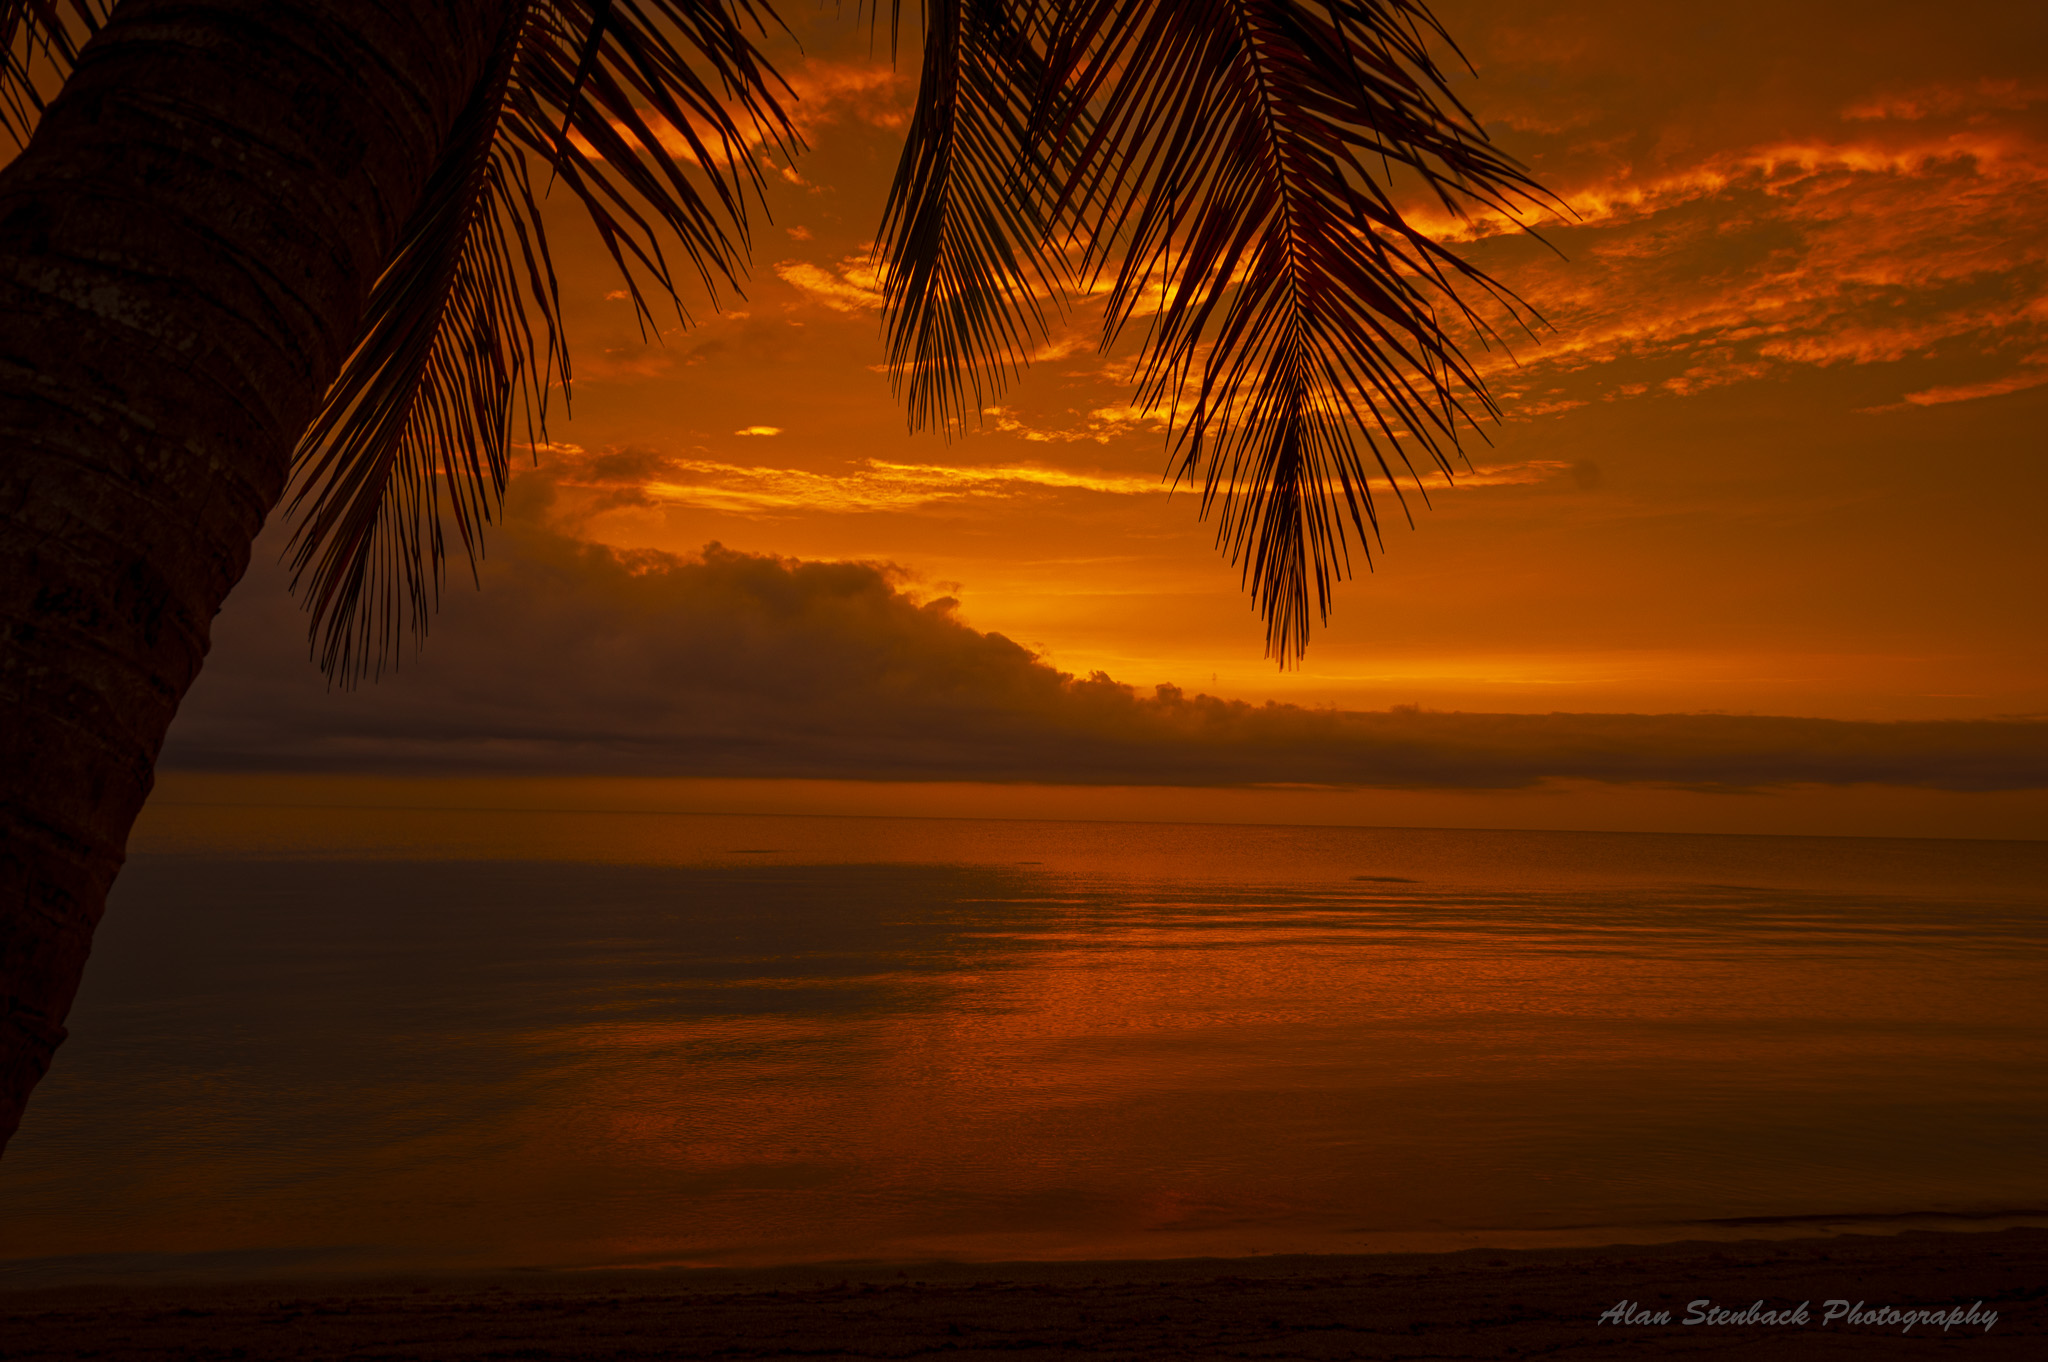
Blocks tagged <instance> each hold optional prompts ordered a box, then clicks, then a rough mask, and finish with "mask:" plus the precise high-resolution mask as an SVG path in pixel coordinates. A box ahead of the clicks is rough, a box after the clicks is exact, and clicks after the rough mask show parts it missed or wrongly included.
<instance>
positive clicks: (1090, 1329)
mask: <svg viewBox="0 0 2048 1362" xmlns="http://www.w3.org/2000/svg"><path fill="white" fill-rule="evenodd" d="M1701 1298H1705V1299H1709V1300H1712V1301H1713V1302H1714V1303H1715V1304H1716V1305H1717V1306H1722V1307H1728V1308H1732V1309H1735V1310H1746V1309H1747V1308H1748V1307H1749V1306H1750V1304H1751V1303H1752V1302H1753V1301H1756V1300H1759V1299H1761V1300H1762V1301H1763V1302H1764V1304H1765V1306H1766V1307H1767V1308H1789V1307H1792V1306H1795V1305H1797V1304H1798V1303H1799V1302H1801V1301H1806V1302H1808V1307H1807V1308H1808V1312H1809V1315H1810V1316H1811V1320H1810V1322H1809V1323H1807V1324H1806V1325H1805V1326H1803V1327H1801V1326H1798V1325H1778V1326H1771V1325H1762V1324H1759V1325H1719V1326H1711V1325H1703V1324H1702V1325H1693V1326H1686V1325H1683V1324H1680V1323H1678V1322H1677V1321H1678V1320H1680V1319H1682V1318H1683V1317H1684V1315H1685V1313H1686V1306H1687V1303H1688V1302H1690V1301H1693V1300H1697V1299H1701ZM1836 1298H1840V1299H1844V1300H1847V1301H1850V1302H1862V1303H1863V1304H1864V1305H1865V1306H1867V1307H1872V1308H1876V1307H1886V1306H1889V1307H1895V1308H1900V1309H1904V1308H1908V1307H1910V1308H1913V1309H1932V1308H1935V1307H1949V1306H1960V1307H1964V1308H1967V1307H1969V1306H1970V1305H1971V1304H1973V1303H1978V1302H1981V1310H1984V1311H1996V1312H1997V1315H1998V1319H1997V1323H1996V1324H1995V1325H1993V1326H1992V1328H1991V1329H1989V1330H1988V1331H1987V1330H1985V1329H1984V1328H1983V1327H1982V1325H1981V1324H1964V1325H1959V1326H1957V1327H1954V1328H1951V1329H1949V1330H1947V1331H1946V1333H1944V1331H1943V1330H1942V1329H1941V1328H1940V1327H1939V1326H1933V1327H1930V1326H1927V1325H1924V1324H1922V1325H1918V1326H1915V1327H1914V1328H1912V1329H1911V1330H1910V1331H1902V1329H1901V1328H1900V1326H1899V1325H1898V1324H1896V1323H1893V1324H1883V1325H1873V1324H1860V1325H1859V1324H1852V1323H1849V1322H1848V1321H1846V1320H1837V1321H1835V1322H1834V1323H1831V1324H1827V1325H1825V1326H1823V1324H1822V1323H1821V1316H1822V1313H1823V1310H1824V1309H1825V1306H1824V1302H1826V1301H1828V1300H1830V1299H1836ZM1622 1300H1629V1301H1633V1302H1636V1303H1637V1304H1638V1305H1639V1306H1641V1307H1642V1308H1644V1309H1647V1310H1649V1311H1652V1312H1655V1311H1659V1310H1668V1311H1670V1312H1671V1318H1672V1320H1673V1322H1672V1323H1670V1324H1668V1325H1662V1326H1659V1325H1618V1324H1602V1323H1601V1322H1600V1318H1599V1317H1600V1315H1601V1312H1602V1311H1605V1310H1608V1309H1610V1308H1611V1307H1613V1306H1614V1305H1616V1304H1617V1303H1618V1302H1620V1301H1622ZM1930 1349H1954V1350H1957V1352H1958V1354H1967V1355H1969V1356H1971V1357H1978V1358H2032V1359H2048V1230H2039V1229H2016V1230H2003V1231H1996V1232H1987V1233H1982V1234H1930V1233H1916V1234H1903V1235H1896V1236H1851V1237H1846V1238H1833V1239H1803V1240H1781V1241H1776V1242H1760V1241H1748V1242H1743V1243H1698V1242H1695V1243H1688V1244H1670V1245H1660V1246H1656V1247H1648V1248H1645V1247H1633V1246H1631V1247H1617V1248H1604V1249H1535V1250H1523V1251H1499V1250H1471V1251H1467V1252H1464V1253H1454V1254H1431V1255H1422V1254H1414V1255H1388V1256H1381V1257H1359V1258H1256V1259H1237V1260H1219V1259H1206V1260H1181V1261H1170V1262H1146V1263H1050V1264H1048V1263H1024V1264H994V1265H991V1264H951V1265H934V1264H925V1265H919V1266H914V1267H904V1268H893V1267H892V1268H878V1269H866V1270H859V1271H845V1272H842V1271H840V1270H838V1269H830V1270H826V1269H817V1268H785V1269H777V1270H774V1271H755V1272H660V1271H649V1272H631V1273H629V1272H606V1273H591V1274H573V1275H571V1274H549V1275H545V1276H543V1275H530V1276H506V1277H488V1278H485V1277H474V1278H443V1279H426V1278H416V1279H413V1280H409V1281H358V1282H318V1283H309V1282H303V1281H302V1282H297V1283H269V1284H241V1285H219V1284H212V1285H203V1286H202V1285H188V1286H149V1287H123V1286H91V1287H64V1288H51V1289H45V1290H38V1291H17V1292H9V1293H5V1294H0V1358H5V1359H6V1360H7V1362H19V1360H20V1359H30V1358H60V1357H61V1358H81V1357H93V1358H103V1359H110V1360H111V1362H130V1359H138V1360H139V1359H145V1358H251V1359H254V1358H343V1357H346V1358H364V1359H369V1358H377V1359H400V1358H651V1357H662V1358H735V1359H738V1358H799V1357H800V1358H807V1359H820V1360H825V1362H829V1359H838V1358H920V1357H944V1358H948V1359H971V1358H996V1357H1004V1358H1012V1357H1015V1356H1017V1355H1019V1354H1022V1355H1025V1356H1028V1357H1031V1358H1034V1359H1036V1358H1069V1357H1074V1358H1079V1357H1087V1358H1099V1359H1116V1358H1173V1359H1204V1358H1261V1359H1287V1358H1404V1359H1407V1358H1414V1359H1421V1358H1512V1357H1539V1356H1540V1357H1546V1358H1581V1357H1611V1358H1622V1357H1662V1356H1688V1357H1690V1356H1703V1357H1704V1356H1723V1357H1742V1358H1752V1357H1755V1358H1776V1357H1802V1358H1803V1357H1822V1358H1835V1357H1841V1358H1855V1357H1868V1356H1886V1357H1889V1356H1893V1355H1898V1354H1911V1355H1915V1356H1918V1355H1920V1354H1923V1353H1925V1352H1927V1351H1929V1350H1930Z"/></svg>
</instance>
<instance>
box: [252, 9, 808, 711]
mask: <svg viewBox="0 0 2048 1362" xmlns="http://www.w3.org/2000/svg"><path fill="white" fill-rule="evenodd" d="M509 10H510V12H511V14H512V18H511V19H510V20H509V21H508V27H507V29H506V31H505V34H504V36H503V37H502V38H501V40H500V43H499V47H498V50H497V52H496V53H495V54H494V57H493V63H492V67H491V69H490V72H489V74H488V75H487V77H486V79H485V80H484V81H483V82H482V83H481V84H480V86H479V87H478V89H477V92H476V94H475V97H474V98H473V99H472V100H471V102H470V105H469V107H468V108H467V109H465V110H464V112H463V114H462V117H461V119H460V121H459V123H458V125H457V127H456V129H455V131H454V133H453V134H452V135H451V137H450V139H449V143H448V145H447V147H446V148H444V150H443V153H442V156H441V160H440V164H439V166H438V168H437V170H436V172H435V174H434V177H433V179H432V181H431V182H430V184H429V186H428V188H427V192H426V194H425V196H424V198H423V200H422V202H421V204H420V207H419V208H418V210H417V211H416V212H415V213H414V215H413V218H412V220H411V221H410V222H409V223H408V225H407V227H406V230H405V232H404V236H403V240H402V242H401V244H400V247H399V249H398V252H397V254H396V255H395V257H394V258H393V260H392V262H391V264H390V265H389V266H388V267H387V268H386V270H385V272H384V274H383V276H382V277H381V278H380V280H379V281H378V284H377V287H376V290H375V292H374V293H373V295H372V297H371V299H370V305H369V308H368V311H367V313H366V316H365V320H364V323H363V329H362V334H361V337H360V339H359V341H358V343H357V346H356V348H355V350H354V353H353V354H352V355H351V356H350V358H349V360H348V362H347V364H346V365H345V366H344V368H343V371H342V373H341V376H340V377H339V378H338V379H337V380H336V381H335V383H334V385H333V387H332V389H331V390H330V391H329V393H328V395H327V399H326V403H325V406H324V409H323V410H322V412H321V413H320V415H319V417H318V418H317V419H316V420H315V421H314V423H313V425H312V426H311V428H309V429H308V431H307V432H306V435H305V437H304V439H303V440H302V441H301V443H300V446H299V451H298V455H297V457H296V460H295V492H294V494H293V497H292V500H291V510H292V511H293V512H294V513H296V512H298V511H299V510H300V508H301V507H304V508H305V515H304V519H303V520H302V521H301V523H300V525H299V527H298V530H297V532H296V534H295V535H294V538H293V541H292V551H291V552H292V568H293V585H294V587H295V588H303V589H304V590H305V591H306V592H307V597H308V600H307V603H308V607H309V609H310V610H311V611H312V614H313V625H312V627H313V629H314V631H315V638H316V651H317V653H318V656H319V660H320V664H321V666H322V668H323V669H324V670H325V671H326V672H327V673H328V675H329V676H331V677H335V678H338V679H340V680H342V681H343V682H344V683H347V682H352V681H353V680H355V679H357V678H359V677H360V676H361V675H363V674H364V672H365V671H367V670H368V669H369V668H371V667H372V666H381V665H382V662H383V660H384V659H385V658H386V657H387V656H390V655H391V654H392V652H393V650H394V649H395V648H396V646H398V645H399V643H400V642H401V641H402V639H403V637H404V635H405V633H406V632H407V631H408V629H410V630H411V631H412V632H414V633H415V634H417V633H421V632H424V630H425V627H426V621H427V618H428V615H429V614H430V612H431V610H432V608H433V605H434V603H435V600H436V598H437V597H438V593H439V589H440V583H441V579H442V575H443V572H444V569H445V563H446V556H447V542H446V535H445V531H444V519H446V520H452V521H453V522H454V526H455V529H456V532H457V536H458V537H459V538H460V540H461V542H462V545H463V548H464V549H465V551H466V552H467V554H468V556H469V559H470V562H471V565H472V568H474V565H475V561H476V557H477V555H478V553H479V552H480V551H481V538H480V535H481V530H482V527H483V525H484V524H485V523H487V522H488V521H489V520H490V519H491V517H492V515H493V514H494V512H495V509H496V507H497V504H498V502H499V500H500V498H501V497H502V495H503V492H504V488H505V482H506V477H507V475H508V471H509V454H510V446H511V439H512V433H513V411H512V408H513V403H514V401H515V399H517V400H518V401H519V402H520V403H521V404H522V405H523V408H524V410H525V413H526V418H527V422H528V435H529V439H533V438H536V437H538V438H544V437H545V427H546V417H547V405H548V396H549V390H550V387H551V385H552V384H553V383H554V382H555V381H556V380H557V379H559V381H560V382H561V383H562V385H563V386H564V389H565V391H566V388H567V384H568V381H569V356H568V352H567V350H566V348H565V346H564V344H563V337H562V331H561V323H560V300H559V297H558V294H557V290H556V284H555V276H554V270H553V266H552V264H551V262H550V260H549V257H548V249H547V242H546V234H545V230H544V227H543V224H542V220H541V214H540V207H539V204H538V201H537V200H536V197H535V194H534V188H533V183H532V179H531V176H532V174H533V173H534V169H533V168H534V167H538V168H539V169H541V170H544V171H545V172H547V173H550V174H552V175H553V176H555V177H557V178H558V179H559V180H560V182H561V183H562V184H564V185H565V186H567V188H568V189H569V190H570V191H572V192H573V193H574V194H576V196H577V197H578V198H579V199H580V200H581V202H582V204H583V206H584V207H585V208H586V209H587V210H588V211H589V213H590V216H591V220H592V222H593V223H594V224H595V225H596V227H597V231H598V235H599V237H600V239H601V240H602V241H603V242H604V244H605V247H606V249H607V250H608V251H609V252H610V253H611V257H612V259H613V261H614V263H616V264H617V266H618V267H619V270H620V272H621V274H623V275H624V277H625V279H626V284H627V288H628V290H629V291H630V293H631V295H632V298H633V303H634V307H635V309H636V311H637V313H638V314H639V316H640V318H641V320H642V324H643V326H644V325H646V324H648V323H649V322H651V321H652V314H651V311H650V309H649V307H648V304H647V299H646V295H645V294H644V292H643V289H642V282H641V280H640V277H639V276H640V275H641V274H643V273H644V274H645V275H646V276H647V277H648V278H649V279H651V281H652V282H653V284H654V285H655V286H657V287H658V288H659V289H660V290H661V291H662V292H664V293H666V294H667V295H668V296H669V298H670V300H671V301H672V302H674V303H675V306H676V307H677V310H678V313H679V314H680V312H681V303H680V301H679V299H678V295H677V287H678V286H677V282H676V280H675V278H674V276H673V275H672V273H671V271H670V267H669V264H668V261H667V259H666V257H665V256H664V254H663V252H662V249H661V244H660V241H659V235H658V232H659V231H660V230H665V231H667V232H670V233H673V234H674V235H675V237H676V238H677V239H678V240H680V241H681V243H682V245H683V249H684V251H685V253H686V254H687V255H688V256H689V258H690V262H691V264H692V265H693V266H694V268H695V270H696V273H697V275H698V277H699V278H700V280H701V281H702V282H703V283H704V284H705V285H706V286H707V287H708V288H710V289H712V290H713V291H714V296H715V291H716V289H717V287H718V286H719V285H720V284H721V283H725V284H735V283H736V281H737V279H738V277H739V274H740V272H741V270H742V267H743V263H744V246H745V231H746V196H747V194H748V192H749V190H750V189H751V190H753V191H755V192H758V189H759V180H758V171H757V169H756V167H755V163H754V160H753V157H752V148H753V146H754V145H755V144H757V143H759V142H761V141H763V140H766V141H769V142H772V143H775V144H777V145H782V146H785V147H786V146H787V145H788V144H789V143H790V142H791V141H793V139H794V133H793V132H792V130H791V127H790V124H789V122H788V120H787V119H786V117H785V116H784V115H783V113H782V111H781V109H780V107H779V106H778V104H777V102H776V100H775V98H774V95H773V92H772V91H771V90H770V88H769V81H770V80H772V79H773V78H774V77H773V73H772V71H770V70H769V68H768V67H767V65H766V63H765V62H764V61H763V60H761V58H760V57H759V55H758V53H757V52H756V51H755V49H754V47H753V45H752V43H751V42H750V41H749V39H748V38H747V36H746V34H745V32H744V31H743V30H742V29H741V27H740V24H741V21H742V20H743V19H745V18H748V17H751V15H752V11H751V10H750V9H749V8H747V7H746V0H737V3H736V4H734V5H733V6H732V7H728V6H727V5H726V4H723V3H720V0H703V2H701V3H700V2H693V0H530V2H529V3H517V4H514V5H512V6H510V7H509ZM707 66H708V67H709V69H710V72H711V81H707V80H706V78H705V77H704V76H703V75H700V74H699V72H700V70H701V69H702V68H704V67H707ZM712 82H715V84H714V83H712ZM742 118H744V119H745V120H746V121H747V126H745V127H742V126H741V122H740V119H742ZM671 141H673V143H674V145H671ZM686 167H694V168H695V173H694V174H693V173H691V171H690V170H689V169H687V168H686ZM650 219H652V220H650ZM657 224H658V228H657ZM732 232H736V233H738V235H739V237H740V240H739V242H738V243H737V244H736V243H735V241H734V240H733V237H732V235H731V233H732ZM529 309H531V311H530V312H529ZM534 316H537V318H538V334H536V328H535V326H534V323H533V321H532V320H531V318H532V317H534Z"/></svg>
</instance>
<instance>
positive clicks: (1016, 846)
mask: <svg viewBox="0 0 2048 1362" xmlns="http://www.w3.org/2000/svg"><path fill="white" fill-rule="evenodd" d="M137 846H138V848H139V850H138V853H137V854H136V855H135V856H134V857H133V859H132V860H131V863H130V866H129V868H128V870H127V871H126V872H125V873H124V875H123V877H122V880H121V882H120V885H119V887H118V889H117V891H116V893H115V895H114V902H113V904H112V905H111V907H110V909H109V913H108V917H107V920H106V923H105V925H104V926H103V927H102V928H101V931H100V936H99V943H98V946H97V949H96V954H95V958H94V961H93V966H92V969H91V971H90V972H89V974H88V977H87V981H86V986H85V991H84V993H83V994H82V996H81V998H80V1001H79V1004H78V1007H77V1009H76V1011H75V1012H74V1014H73V1018H72V1023H71V1026H72V1039H71V1041H70V1042H69V1044H67V1045H66V1046H65V1048H64V1050H63V1051H62V1052H61V1054H60V1056H59V1059H58V1063H57V1067H56V1069H55V1070H54V1071H53V1072H52V1074H51V1076H50V1077H49V1078H48V1079H47V1080H46V1081H45V1083H44V1085H43V1087H42V1089H41V1090H40V1091H39V1092H38V1094H37V1096H36V1099H35V1101H34V1103H33V1104H32V1105H31V1108H30V1112H29V1117H28V1120H27V1122H26V1123H25V1125H24V1126H23V1128H22V1131H21V1134H20V1135H19V1136H18V1137H17V1139H16V1141H15V1143H14V1145H13V1146H12V1147H11V1148H10V1149H9V1150H8V1152H7V1156H6V1159H5V1161H4V1163H0V1281H13V1282H17V1283H27V1282H31V1281H54V1280H66V1279H81V1278H92V1277H105V1276H115V1275H125V1274H138V1273H139V1274H173V1275H194V1274H206V1273H231V1274H232V1273H275V1272H307V1273H316V1272H328V1271H334V1272H361V1271H367V1270H383V1269H387V1268H389V1269H399V1268H448V1269H466V1268H478V1267H494V1266H581V1265H599V1264H611V1265H617V1264H657V1263H697V1264H753V1263H791V1262H806V1261H831V1260H845V1259H914V1258H932V1257H957V1258H983V1259H1001V1258H1020V1257H1039V1258H1069V1257H1072V1258H1081V1257H1125V1258H1129V1257H1172V1256H1183V1255H1209V1254H1251V1253H1277V1252H1361V1251H1373V1250H1378V1249H1403V1248H1417V1247H1424V1248H1429V1247H1459V1246H1464V1245H1468V1244H1492V1245H1502V1246H1509V1245H1518V1244H1535V1243H1549V1242H1570V1241H1579V1242H1586V1241H1617V1240H1656V1239H1675V1238H1685V1237H1694V1236H1697V1235H1700V1234H1709V1235H1727V1236H1730V1237H1733V1236H1736V1235H1742V1236H1753V1235H1756V1234H1759V1233H1813V1232H1816V1231H1826V1230H1832V1229H1871V1228H1880V1229H1881V1228H1896V1227H1900V1226H1903V1225H1931V1226H1955V1227H1967V1226H1981V1227H1986V1228H1989V1227H1993V1226H1997V1225H2004V1224H2012V1223H2048V1159H2044V1158H2043V1157H2042V1155H2041V1152H2040V1151H2041V1137H2040V1132H2041V1130H2043V1129H2044V1128H2048V1083H2044V1082H2043V1079H2044V1077H2048V915H2044V913H2043V908H2044V900H2048V844H2043V843H1993V842H1974V843H1972V842H1932V841H1875V840H1851V839H1818V838H1816V839H1806V838H1742V837H1676V836H1654V835H1639V834H1626V835H1620V834H1618V835H1603V834H1589V833H1509V832H1464V831H1459V832H1427V831H1411V830H1369V829H1341V828H1260V827H1214V826H1200V827H1196V826H1174V825H1148V824H1079V823H1024V822H972V821H957V822H949V821H921V820H908V819H905V820H895V819H831V818H762V817H716V816H704V815H650V814H558V813H531V812H524V813H521V812H512V813H508V812H491V813H464V812H459V811H457V812H450V811H416V810H415V811H383V812H380V811H368V810H364V811H340V812H337V811H335V810H295V809H262V810H259V809H233V808H215V809H192V808H187V809H169V810H153V811H152V812H151V814H150V816H149V819H148V821H147V822H146V823H145V825H144V827H143V828H142V829H141V830H140V832H139V833H138V839H137Z"/></svg>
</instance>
